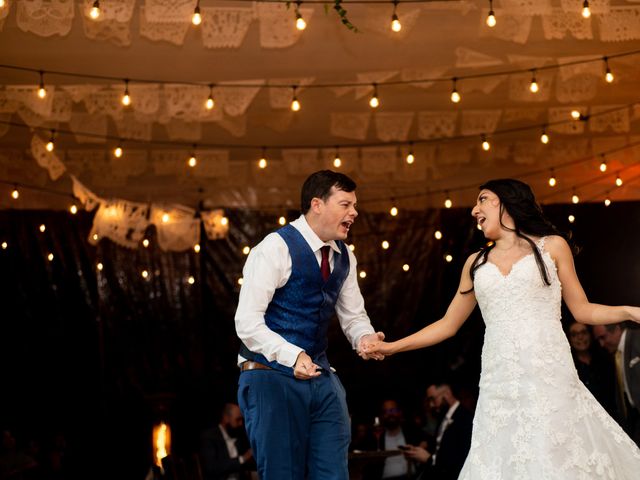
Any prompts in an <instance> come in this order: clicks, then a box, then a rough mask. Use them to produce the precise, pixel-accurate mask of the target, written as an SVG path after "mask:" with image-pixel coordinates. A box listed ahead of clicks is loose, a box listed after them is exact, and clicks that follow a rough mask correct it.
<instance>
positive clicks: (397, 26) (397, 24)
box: [391, 13, 402, 33]
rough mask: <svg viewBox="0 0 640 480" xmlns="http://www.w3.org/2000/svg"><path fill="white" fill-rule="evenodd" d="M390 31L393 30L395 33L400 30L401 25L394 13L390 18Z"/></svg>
mask: <svg viewBox="0 0 640 480" xmlns="http://www.w3.org/2000/svg"><path fill="white" fill-rule="evenodd" d="M391 30H393V31H394V32H396V33H398V32H399V31H400V30H402V24H401V23H400V20H399V19H398V15H396V14H395V13H394V14H393V15H392V16H391Z"/></svg>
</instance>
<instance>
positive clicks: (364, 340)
mask: <svg viewBox="0 0 640 480" xmlns="http://www.w3.org/2000/svg"><path fill="white" fill-rule="evenodd" d="M383 340H384V333H382V332H376V333H371V334H369V335H363V336H362V337H360V341H359V342H358V355H360V356H361V357H362V358H363V359H364V360H371V359H373V360H384V355H383V354H382V353H378V352H373V353H368V352H366V347H368V346H370V345H374V344H376V343H378V342H381V341H383Z"/></svg>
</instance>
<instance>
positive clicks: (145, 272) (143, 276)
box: [141, 270, 149, 279]
mask: <svg viewBox="0 0 640 480" xmlns="http://www.w3.org/2000/svg"><path fill="white" fill-rule="evenodd" d="M141 275H142V278H144V279H147V278H149V272H148V271H146V270H142V273H141Z"/></svg>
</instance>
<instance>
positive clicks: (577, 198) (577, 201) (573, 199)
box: [571, 190, 580, 204]
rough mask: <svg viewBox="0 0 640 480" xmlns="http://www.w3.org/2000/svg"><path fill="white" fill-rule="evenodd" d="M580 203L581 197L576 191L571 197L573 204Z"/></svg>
mask: <svg viewBox="0 0 640 480" xmlns="http://www.w3.org/2000/svg"><path fill="white" fill-rule="evenodd" d="M579 202H580V197H579V196H578V194H577V193H576V192H575V190H574V191H573V195H572V196H571V203H573V204H576V203H579Z"/></svg>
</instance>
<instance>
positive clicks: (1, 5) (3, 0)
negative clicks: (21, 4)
mask: <svg viewBox="0 0 640 480" xmlns="http://www.w3.org/2000/svg"><path fill="white" fill-rule="evenodd" d="M6 6H7V2H6V0H0V8H4V7H6Z"/></svg>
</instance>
